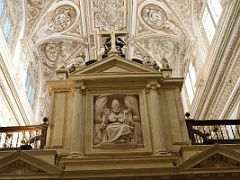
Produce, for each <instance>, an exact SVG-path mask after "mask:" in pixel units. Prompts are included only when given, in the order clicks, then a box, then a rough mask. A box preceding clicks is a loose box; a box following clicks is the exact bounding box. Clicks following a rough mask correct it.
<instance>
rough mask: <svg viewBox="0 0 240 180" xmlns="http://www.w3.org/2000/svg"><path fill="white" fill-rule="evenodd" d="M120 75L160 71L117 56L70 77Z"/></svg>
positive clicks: (94, 64)
mask: <svg viewBox="0 0 240 180" xmlns="http://www.w3.org/2000/svg"><path fill="white" fill-rule="evenodd" d="M93 73H94V74H95V73H96V74H98V73H100V74H114V73H116V74H119V73H124V74H125V73H159V71H157V70H155V69H152V68H150V67H147V66H145V65H142V64H139V63H136V62H133V61H130V60H127V59H125V58H122V57H120V56H117V55H113V56H110V57H107V58H105V59H103V60H100V61H98V62H96V63H93V64H91V65H89V66H87V67H86V68H84V69H81V70H78V71H76V72H74V73H72V74H71V75H70V76H76V75H80V74H93Z"/></svg>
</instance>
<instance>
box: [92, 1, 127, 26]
mask: <svg viewBox="0 0 240 180" xmlns="http://www.w3.org/2000/svg"><path fill="white" fill-rule="evenodd" d="M124 4H125V2H124V0H93V8H94V19H95V26H96V27H102V26H108V25H113V24H115V23H118V24H122V23H121V21H122V19H123V18H124V10H125V9H124V7H125V5H124Z"/></svg>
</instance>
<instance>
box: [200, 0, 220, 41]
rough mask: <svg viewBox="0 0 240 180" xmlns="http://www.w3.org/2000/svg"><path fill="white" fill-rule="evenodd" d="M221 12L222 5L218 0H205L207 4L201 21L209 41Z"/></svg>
mask: <svg viewBox="0 0 240 180" xmlns="http://www.w3.org/2000/svg"><path fill="white" fill-rule="evenodd" d="M221 13H222V6H221V4H220V2H219V0H207V6H206V8H205V10H204V13H203V16H202V23H203V27H204V30H205V32H206V34H207V37H208V40H209V42H210V43H211V42H212V39H213V36H214V34H215V30H216V28H217V24H218V21H219V18H220V16H221Z"/></svg>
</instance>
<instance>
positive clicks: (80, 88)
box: [73, 82, 87, 94]
mask: <svg viewBox="0 0 240 180" xmlns="http://www.w3.org/2000/svg"><path fill="white" fill-rule="evenodd" d="M86 90H87V87H86V86H85V85H84V82H76V83H74V87H73V91H74V92H80V93H82V94H85V93H86Z"/></svg>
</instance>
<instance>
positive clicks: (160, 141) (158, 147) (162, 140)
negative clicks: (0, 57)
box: [146, 81, 167, 155]
mask: <svg viewBox="0 0 240 180" xmlns="http://www.w3.org/2000/svg"><path fill="white" fill-rule="evenodd" d="M159 88H160V84H159V83H158V82H157V81H148V84H147V86H146V89H147V98H148V111H149V116H150V122H151V124H150V128H151V133H152V142H153V152H154V154H156V155H157V154H165V153H167V146H166V137H165V130H164V122H163V119H161V113H160V102H159V95H158V89H159Z"/></svg>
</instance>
